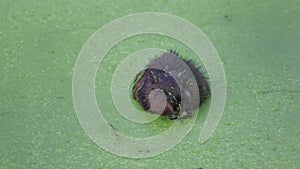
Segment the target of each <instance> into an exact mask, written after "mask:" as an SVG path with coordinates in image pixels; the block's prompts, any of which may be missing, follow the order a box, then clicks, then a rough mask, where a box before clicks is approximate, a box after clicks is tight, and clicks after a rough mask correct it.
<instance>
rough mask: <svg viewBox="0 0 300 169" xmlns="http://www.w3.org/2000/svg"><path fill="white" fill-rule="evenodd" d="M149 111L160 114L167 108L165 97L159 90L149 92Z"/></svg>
mask: <svg viewBox="0 0 300 169" xmlns="http://www.w3.org/2000/svg"><path fill="white" fill-rule="evenodd" d="M148 97H149V98H148V99H149V103H150V109H149V111H150V112H152V113H155V114H162V113H163V112H164V111H165V108H166V106H167V97H166V95H165V93H164V92H163V91H162V90H161V89H154V90H151V92H150V94H149V96H148Z"/></svg>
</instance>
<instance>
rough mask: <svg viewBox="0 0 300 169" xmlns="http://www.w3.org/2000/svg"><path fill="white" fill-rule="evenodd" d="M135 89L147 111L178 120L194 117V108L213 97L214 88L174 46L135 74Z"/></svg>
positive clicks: (135, 96)
mask: <svg viewBox="0 0 300 169" xmlns="http://www.w3.org/2000/svg"><path fill="white" fill-rule="evenodd" d="M132 92H133V97H134V99H135V100H136V101H138V102H139V104H140V105H141V106H142V107H143V109H144V110H145V111H148V112H151V113H155V114H160V115H162V116H166V117H168V118H169V119H171V120H174V119H182V118H187V117H190V116H191V112H190V111H191V110H193V109H195V108H197V107H199V106H200V105H201V104H202V103H203V102H204V101H205V100H206V99H207V98H208V97H209V95H210V88H209V85H208V81H207V79H206V77H205V76H204V75H203V73H202V72H200V70H199V69H198V68H197V67H196V66H195V65H194V63H193V62H192V61H191V60H184V59H181V58H180V57H179V55H178V53H177V52H176V51H172V50H171V51H168V52H165V53H164V54H163V55H162V56H161V57H158V58H155V59H153V60H152V61H151V62H150V63H149V64H148V66H147V67H146V69H144V70H143V71H141V72H139V73H138V74H137V75H136V76H135V80H134V85H133V88H132Z"/></svg>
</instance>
